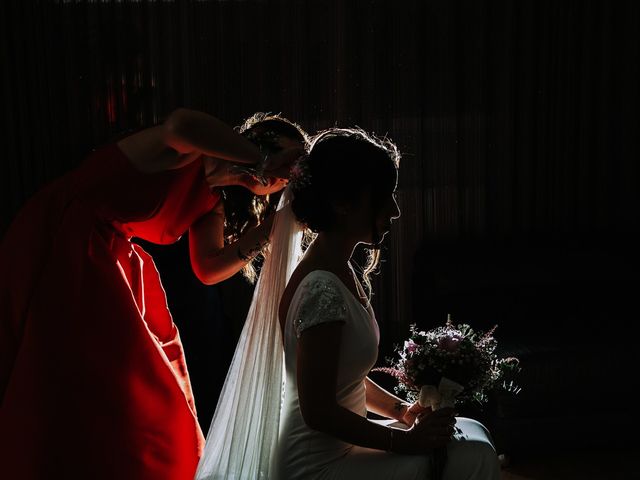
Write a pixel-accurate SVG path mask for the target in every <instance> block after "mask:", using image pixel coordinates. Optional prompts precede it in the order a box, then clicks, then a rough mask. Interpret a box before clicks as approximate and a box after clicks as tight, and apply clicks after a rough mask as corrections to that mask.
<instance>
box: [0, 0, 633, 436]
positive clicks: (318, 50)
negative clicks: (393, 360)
mask: <svg viewBox="0 0 640 480" xmlns="http://www.w3.org/2000/svg"><path fill="white" fill-rule="evenodd" d="M0 15H1V20H0V25H1V33H0V35H1V42H0V49H1V50H0V51H1V52H2V73H1V74H0V78H1V79H2V99H3V102H2V109H1V111H2V113H1V114H2V116H3V117H4V122H3V123H4V127H3V128H2V134H3V135H2V136H3V141H2V145H3V147H4V148H3V153H4V156H3V161H2V165H3V174H2V180H1V182H2V198H1V199H0V205H2V207H1V208H2V214H1V222H2V223H1V228H2V231H4V230H5V229H6V228H7V227H8V224H9V222H10V221H11V219H12V217H13V216H14V214H15V212H16V211H17V210H18V209H19V207H20V206H21V205H22V204H23V203H24V202H25V201H26V199H27V198H28V197H29V196H30V195H31V194H32V193H33V192H34V191H36V190H37V189H38V188H40V187H41V186H42V185H44V184H45V183H46V182H47V181H49V180H51V179H53V178H55V177H57V176H59V175H62V174H64V173H65V172H67V171H68V170H70V169H71V168H73V167H74V166H75V165H77V164H78V163H79V162H80V161H81V160H82V159H83V157H84V156H85V155H86V154H87V153H88V152H89V151H90V150H91V148H93V147H94V146H96V145H99V144H102V143H105V142H108V141H112V140H113V139H114V138H117V137H118V136H120V135H122V134H125V133H126V132H129V131H132V130H135V129H139V128H141V127H145V126H149V125H152V124H154V123H157V122H160V121H161V120H162V119H163V117H165V116H166V115H167V114H168V113H169V112H170V111H171V110H172V109H174V108H176V107H179V106H184V107H189V108H194V109H200V110H203V111H206V112H209V113H211V114H213V115H215V116H217V117H219V118H221V119H222V120H224V121H226V122H228V123H230V124H239V123H240V122H241V121H242V120H243V119H244V118H245V117H247V116H248V115H250V114H252V113H253V112H255V111H271V112H281V113H282V114H284V115H285V116H287V117H289V118H291V119H293V120H295V121H297V122H299V123H300V124H301V125H302V126H303V127H305V128H306V129H308V131H310V132H314V131H316V130H318V129H321V128H326V127H329V126H333V125H334V124H337V125H340V126H352V125H358V126H361V127H363V128H364V129H366V130H368V131H373V132H375V133H377V134H380V135H388V136H389V137H391V138H392V139H394V140H395V141H396V142H397V143H398V145H399V147H400V149H401V151H402V152H404V158H403V161H402V165H401V170H400V191H399V202H400V207H401V209H402V211H403V213H402V218H401V220H400V221H399V222H398V224H397V228H395V230H394V231H393V232H392V235H391V237H390V239H389V241H388V242H387V246H386V247H385V252H384V259H385V262H384V264H383V267H382V273H381V274H380V275H379V276H378V277H376V282H375V283H376V285H375V288H376V290H377V294H376V295H375V297H374V304H375V307H376V309H377V314H378V320H379V322H380V324H381V327H382V331H383V345H382V350H383V351H389V349H390V348H391V344H392V342H393V341H397V340H398V339H399V338H400V337H401V336H402V335H403V334H404V333H406V326H407V324H408V323H411V322H413V321H414V320H413V318H412V314H413V311H412V307H411V305H412V304H413V301H414V299H412V289H411V285H410V282H411V276H412V274H414V272H412V268H413V262H414V257H415V254H416V251H417V249H418V248H419V247H420V245H422V244H424V242H425V241H432V240H438V241H448V240H457V239H461V238H466V239H482V240H484V241H492V240H494V239H496V240H497V239H504V238H518V237H527V236H531V235H536V236H543V237H548V238H553V236H555V235H564V234H576V235H584V236H589V235H594V234H598V235H600V234H604V235H607V236H610V237H624V236H627V235H630V234H634V233H637V232H638V230H639V227H640V215H639V214H638V206H639V205H640V198H639V197H640V193H639V189H638V180H640V171H639V170H640V167H639V166H638V163H639V162H638V158H640V155H639V153H640V152H639V148H638V141H637V137H638V131H639V129H638V126H639V125H638V123H639V122H638V105H639V102H638V96H639V93H638V92H639V88H638V85H640V74H639V69H640V67H639V66H640V41H639V40H640V35H639V34H638V26H639V25H640V4H639V3H638V2H634V1H631V0H629V1H606V0H602V1H596V0H573V1H568V0H563V1H558V0H519V1H516V0H513V1H507V0H474V1H462V0H455V1H453V0H451V1H432V0H413V1H398V0H388V1H383V0H368V1H365V0H357V1H342V0H326V1H319V0H318V1H312V0H308V1H289V2H286V1H259V0H248V1H239V0H238V1H233V0H228V1H213V0H211V1H131V2H127V1H90V2H79V1H57V2H56V1H49V2H46V1H42V2H34V1H24V2H18V1H13V2H2V3H0ZM339 174H340V172H339V171H337V172H336V175H339ZM150 248H151V247H150ZM152 253H154V254H155V255H156V257H157V258H158V259H159V264H160V268H161V273H162V275H163V280H164V282H165V285H166V286H167V290H168V293H169V297H170V302H171V304H172V308H174V315H175V317H176V322H178V323H179V324H180V327H181V329H182V330H183V332H184V333H183V337H188V338H184V340H185V344H186V349H187V358H188V360H189V361H190V368H191V369H192V370H193V372H194V373H192V376H193V377H194V378H193V382H194V386H195V390H196V398H197V399H202V400H201V401H200V402H199V407H200V409H201V416H202V417H204V420H203V421H202V423H203V426H204V427H205V429H206V425H208V417H209V414H210V412H211V411H212V408H213V405H212V403H214V402H215V395H217V390H216V389H214V390H215V391H213V392H212V389H211V386H207V381H208V377H207V375H211V374H212V373H211V370H212V369H215V368H217V369H219V370H220V372H222V373H218V374H217V375H218V377H216V378H217V380H216V382H218V381H219V379H220V378H221V375H223V373H224V370H225V369H226V365H225V364H224V359H226V358H228V353H225V354H224V355H221V356H220V359H217V360H215V361H216V362H218V363H217V364H211V363H209V364H206V365H205V364H204V363H199V362H200V361H201V360H200V359H201V358H204V357H205V356H206V352H207V348H209V350H210V349H211V344H212V343H210V340H208V339H207V338H206V335H204V336H203V332H205V333H207V334H209V335H223V336H224V335H227V336H230V337H233V332H234V331H237V324H239V323H241V322H242V320H243V318H242V314H243V313H242V312H243V311H246V307H245V306H242V307H240V308H237V306H233V307H230V306H229V305H230V304H232V303H233V302H245V303H244V304H243V305H246V302H247V301H248V294H247V291H249V290H250V288H249V287H247V286H246V284H243V283H242V280H238V279H235V280H233V281H232V282H237V288H235V287H234V288H229V287H228V285H235V284H233V283H227V284H226V285H227V286H226V287H225V286H222V287H221V290H222V291H224V292H226V293H227V294H226V295H222V296H223V297H224V299H223V303H224V302H225V301H226V303H227V306H224V307H221V306H220V302H218V301H217V299H216V298H217V295H218V292H219V290H218V289H216V288H215V287H213V290H212V289H207V288H204V287H201V286H198V285H197V284H196V282H192V281H191V280H189V282H187V283H186V284H185V283H184V282H181V281H178V280H176V279H177V278H181V277H180V275H183V276H186V275H188V272H186V273H185V272H182V273H180V270H182V269H185V268H186V267H185V265H186V263H185V262H186V261H187V260H186V251H185V244H184V242H183V241H181V242H179V245H177V246H175V247H168V248H165V249H157V250H156V249H153V250H152ZM176 264H180V265H181V266H180V267H176ZM187 270H188V269H187ZM174 285H175V288H174ZM185 285H187V286H189V288H191V290H189V289H188V288H185ZM198 289H201V290H198ZM195 291H198V292H200V293H198V294H195V293H193V292H195ZM238 292H241V293H238ZM207 302H209V303H207ZM202 305H205V306H204V307H203V306H202ZM206 305H209V306H208V307H206ZM225 312H227V313H225ZM229 312H232V313H233V315H232V316H233V317H234V318H231V319H230V320H229V319H225V320H224V321H223V323H224V322H226V321H227V320H229V321H231V322H232V323H233V324H234V325H236V326H235V327H228V326H220V325H218V326H216V327H212V326H211V325H208V326H207V327H206V329H208V330H206V329H205V327H198V328H200V330H198V328H195V327H190V326H189V325H191V324H194V323H195V324H198V325H205V324H207V322H211V318H207V316H211V315H214V317H216V316H217V317H216V318H218V320H216V321H220V318H225V315H227V314H228V313H229ZM227 316H228V315H227ZM234 322H235V323H234ZM190 328H191V330H190ZM234 329H235V330H234ZM225 332H226V333H225ZM212 342H213V344H214V345H218V346H220V345H222V342H217V343H216V342H215V341H212ZM227 343H228V342H227ZM231 343H232V342H231ZM220 348H222V347H220ZM202 361H204V360H202ZM196 372H197V375H196ZM216 388H218V386H217V384H216ZM206 392H208V393H206ZM203 410H205V413H204V414H203V413H202V412H203Z"/></svg>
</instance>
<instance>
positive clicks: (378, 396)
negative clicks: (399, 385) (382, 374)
mask: <svg viewBox="0 0 640 480" xmlns="http://www.w3.org/2000/svg"><path fill="white" fill-rule="evenodd" d="M364 386H365V388H366V390H367V410H369V411H370V412H373V413H375V414H377V415H381V416H383V417H387V418H394V419H396V420H399V421H402V417H403V416H404V414H405V412H406V411H407V409H408V408H409V407H410V406H411V404H410V403H407V402H405V401H404V400H402V399H401V398H399V397H396V396H395V395H393V394H392V393H390V392H388V391H387V390H385V389H384V388H382V387H381V386H380V385H378V384H377V383H375V382H374V381H373V380H371V379H370V378H369V377H367V378H365V380H364Z"/></svg>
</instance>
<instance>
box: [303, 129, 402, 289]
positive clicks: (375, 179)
mask: <svg viewBox="0 0 640 480" xmlns="http://www.w3.org/2000/svg"><path fill="white" fill-rule="evenodd" d="M399 164H400V153H399V151H398V148H397V147H396V145H395V144H394V143H393V142H392V141H391V140H389V139H387V138H382V139H381V138H378V137H376V136H374V135H370V134H368V133H366V132H365V131H364V130H362V129H359V128H331V129H329V130H325V131H323V132H320V133H319V134H317V135H316V136H315V137H313V138H312V139H311V142H310V147H309V153H308V154H307V155H305V156H304V157H302V158H301V159H300V160H299V161H298V162H297V164H296V165H295V166H294V167H293V169H292V174H291V183H290V185H291V189H292V193H293V200H292V202H291V209H292V210H293V213H294V215H295V216H296V218H297V220H298V221H299V222H300V223H302V224H303V225H304V226H305V227H306V228H307V229H308V230H311V231H312V232H314V233H319V232H323V231H327V230H330V229H331V228H332V227H333V225H334V224H335V222H336V212H335V210H334V206H333V204H332V202H335V201H336V200H338V201H341V200H342V201H345V200H346V201H350V200H355V199H356V198H357V197H358V196H359V195H360V194H361V193H362V192H363V191H365V190H367V189H369V188H371V189H372V191H373V197H372V198H373V199H372V202H373V205H372V206H373V208H372V211H373V215H372V218H371V230H372V238H373V245H372V247H373V248H371V249H370V250H369V256H368V260H367V264H366V265H365V266H364V268H363V270H362V279H363V281H364V283H365V285H366V287H367V290H368V291H369V294H370V293H371V282H370V280H369V275H370V274H371V273H372V272H373V271H374V270H375V269H376V267H377V265H378V262H379V259H380V250H379V243H380V240H379V239H380V238H381V232H378V231H377V229H376V222H375V219H376V217H377V215H378V213H379V211H380V209H381V208H382V206H383V205H384V202H386V201H387V200H388V198H389V196H390V195H392V193H393V191H394V190H395V188H396V184H397V180H398V166H399Z"/></svg>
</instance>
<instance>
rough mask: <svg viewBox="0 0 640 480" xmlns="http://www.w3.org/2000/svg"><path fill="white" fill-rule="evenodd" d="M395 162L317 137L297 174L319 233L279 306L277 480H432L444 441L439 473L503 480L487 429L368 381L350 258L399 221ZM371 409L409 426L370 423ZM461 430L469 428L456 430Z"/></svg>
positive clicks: (368, 335)
mask: <svg viewBox="0 0 640 480" xmlns="http://www.w3.org/2000/svg"><path fill="white" fill-rule="evenodd" d="M398 160H399V155H398V152H397V149H396V148H395V146H394V145H393V144H392V143H391V142H389V141H381V140H378V139H376V138H374V137H372V136H369V135H367V134H366V133H365V132H363V131H361V130H349V129H332V130H329V131H326V132H323V133H321V134H319V135H318V136H317V137H315V139H314V140H313V141H312V144H311V149H310V152H309V154H308V157H306V158H305V159H304V160H302V161H301V163H300V164H299V165H297V166H296V167H295V169H296V171H297V173H296V178H293V177H292V183H291V186H290V187H289V188H291V191H292V193H293V200H292V203H291V207H292V210H293V213H294V214H295V217H296V218H297V220H298V221H299V222H301V223H302V224H304V225H305V226H306V227H307V228H309V229H311V230H312V231H314V232H315V233H316V234H317V236H316V238H315V240H314V241H313V242H312V243H311V245H310V246H309V247H308V249H307V251H306V253H305V255H304V258H303V259H302V260H301V261H300V263H299V264H298V265H297V267H296V269H295V271H294V272H293V274H292V275H291V278H290V280H289V282H288V285H287V287H286V289H285V291H284V295H283V296H282V299H281V303H280V315H279V317H280V324H281V328H282V331H283V336H284V356H285V365H286V379H287V380H286V387H285V398H284V403H283V406H282V411H281V420H280V436H279V440H278V446H277V449H276V453H275V464H276V471H277V475H276V476H277V478H279V479H287V480H298V479H299V480H303V479H304V480H313V479H317V480H320V479H323V480H325V479H326V480H329V479H345V480H347V479H353V478H367V479H380V480H382V479H384V480H392V479H395V480H413V479H416V480H418V479H427V478H434V475H435V474H436V472H435V471H434V467H433V465H432V460H431V458H432V457H431V452H432V451H433V449H434V448H438V447H445V446H446V448H447V451H448V461H447V464H446V466H445V467H444V471H443V472H439V473H441V474H442V475H443V478H445V479H451V480H453V479H456V480H463V479H476V480H481V479H482V480H494V479H497V478H499V468H498V459H497V455H496V453H495V450H494V448H493V446H492V444H491V441H490V440H489V436H488V433H487V431H486V430H485V428H484V427H483V426H482V425H481V424H479V423H478V422H476V421H474V420H471V419H467V418H456V417H454V416H453V415H454V413H453V410H452V409H441V410H438V411H436V412H430V411H429V412H427V411H424V410H422V409H421V408H420V407H419V405H417V404H416V405H407V404H406V403H404V402H402V400H401V399H399V398H397V397H396V396H394V395H392V394H391V393H389V392H387V391H385V390H384V389H382V388H381V387H379V386H378V385H376V384H375V383H374V382H373V381H371V380H370V379H369V378H367V375H368V372H369V371H370V369H371V368H372V367H373V366H374V364H375V362H376V360H377V356H378V341H379V331H378V326H377V323H376V320H375V316H374V312H373V310H372V308H371V305H370V302H369V298H368V295H367V294H366V290H365V289H364V288H363V286H362V284H361V283H360V281H359V279H358V277H357V275H356V274H355V273H354V269H353V268H352V266H351V264H350V259H351V256H352V253H353V251H354V248H355V247H356V246H357V245H358V244H365V245H369V246H370V247H372V248H373V249H376V248H377V247H378V246H379V244H380V242H381V241H382V240H383V238H384V235H385V234H386V232H388V231H389V229H390V226H391V223H392V221H393V220H394V219H396V218H398V217H399V215H400V211H399V209H398V205H397V203H396V200H395V193H394V191H395V188H396V181H397V167H398ZM337 169H339V171H340V175H339V176H336V175H335V173H334V172H335V171H336V170H337ZM374 258H375V256H374ZM371 267H373V265H370V267H368V268H367V269H365V272H366V271H368V270H370V269H371ZM365 278H366V273H365ZM365 283H368V282H365ZM367 411H370V412H374V413H376V414H379V415H382V416H385V417H388V418H392V419H396V420H398V421H400V422H403V423H404V424H406V429H394V428H390V427H388V426H383V425H381V424H378V423H375V422H372V421H370V420H368V419H367V417H366V415H367ZM417 418H419V422H415V420H416V419H417ZM454 425H455V426H457V428H458V429H459V431H460V432H462V433H456V434H455V435H454Z"/></svg>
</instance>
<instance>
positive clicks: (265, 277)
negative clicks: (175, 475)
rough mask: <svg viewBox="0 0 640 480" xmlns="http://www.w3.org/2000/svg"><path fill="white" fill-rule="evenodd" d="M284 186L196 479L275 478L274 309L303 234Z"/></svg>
mask: <svg viewBox="0 0 640 480" xmlns="http://www.w3.org/2000/svg"><path fill="white" fill-rule="evenodd" d="M290 200H291V191H290V188H289V187H287V188H286V189H285V191H284V193H283V195H282V197H281V199H280V204H279V205H278V212H277V213H276V217H275V219H274V225H273V229H272V236H271V246H270V249H269V252H268V253H267V255H266V258H265V262H264V264H263V266H262V271H261V273H260V278H259V280H258V283H257V285H256V288H255V291H254V294H253V300H252V302H251V307H250V309H249V313H248V315H247V320H246V322H245V324H244V328H243V330H242V334H241V335H240V340H238V345H237V346H236V350H235V353H234V355H233V360H232V362H231V366H230V367H229V371H228V372H227V378H226V380H225V383H224V387H223V388H222V393H221V394H220V398H219V400H218V405H217V407H216V411H215V414H214V416H213V420H212V421H211V427H210V428H209V433H208V434H207V443H206V445H205V448H204V453H203V455H202V458H201V459H200V463H199V464H198V469H197V472H196V479H197V480H212V479H216V480H221V479H227V480H231V479H233V480H257V479H269V478H271V477H272V476H273V475H272V474H271V473H270V470H271V458H272V454H273V452H274V451H275V448H276V446H277V442H278V429H279V423H280V407H281V402H282V393H283V382H284V375H283V350H282V334H281V331H280V325H279V322H278V305H279V303H280V297H281V296H282V293H283V292H284V289H285V286H286V285H287V282H288V280H289V277H290V276H291V274H292V273H293V270H294V268H295V266H296V265H297V263H298V261H299V259H300V257H301V254H302V230H301V228H300V226H299V224H298V223H297V222H296V220H295V218H294V215H293V212H292V211H291V206H290Z"/></svg>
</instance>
